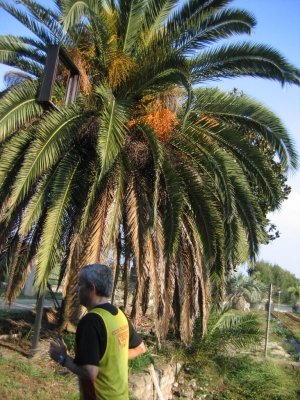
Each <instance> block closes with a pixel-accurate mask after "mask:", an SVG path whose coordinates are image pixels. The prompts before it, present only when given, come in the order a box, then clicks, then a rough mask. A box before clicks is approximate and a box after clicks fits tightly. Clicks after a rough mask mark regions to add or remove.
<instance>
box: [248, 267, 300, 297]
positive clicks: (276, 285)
mask: <svg viewBox="0 0 300 400" xmlns="http://www.w3.org/2000/svg"><path fill="white" fill-rule="evenodd" d="M248 274H249V275H250V276H251V277H254V278H256V279H258V280H260V281H261V282H263V283H264V284H265V285H267V286H268V287H269V286H270V284H272V285H273V295H274V296H273V297H274V301H277V299H278V294H277V292H278V290H279V289H280V290H281V295H280V296H281V299H282V302H283V303H287V304H290V303H291V301H292V299H291V294H292V292H293V291H292V290H290V288H297V287H298V286H299V284H300V279H298V278H296V276H295V275H294V274H292V273H291V272H289V271H286V270H284V269H283V268H281V267H280V266H279V265H276V264H275V265H273V264H270V263H269V262H266V261H259V262H255V263H254V264H253V265H252V266H251V268H250V267H249V268H248Z"/></svg>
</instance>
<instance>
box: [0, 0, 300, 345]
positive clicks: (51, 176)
mask: <svg viewBox="0 0 300 400" xmlns="http://www.w3.org/2000/svg"><path fill="white" fill-rule="evenodd" d="M22 3H23V4H24V5H25V7H26V12H24V11H23V10H22V9H21V8H19V5H18V3H16V6H15V5H11V4H8V3H6V2H5V1H2V0H1V1H0V6H1V7H2V8H3V9H4V10H6V11H7V12H9V13H10V14H11V15H13V16H15V17H16V18H17V19H18V20H19V21H21V22H22V23H23V24H24V25H25V26H26V27H28V28H29V29H30V30H31V31H32V32H33V33H34V35H35V37H34V38H31V37H16V36H12V35H8V36H1V37H0V49H1V52H0V56H1V58H0V61H1V62H3V63H5V64H7V65H11V66H13V67H16V68H19V69H20V70H21V71H22V73H23V74H24V75H23V77H22V79H21V80H20V79H19V80H15V81H14V80H12V81H11V86H10V87H8V88H7V90H6V91H5V93H4V95H3V96H2V98H1V104H0V134H1V137H0V140H1V145H0V146H1V147H0V157H1V159H0V161H1V162H0V200H1V204H2V208H1V220H0V224H1V226H0V228H1V230H0V232H1V238H0V246H1V248H0V250H1V251H2V253H1V254H2V256H1V257H2V264H1V265H2V268H1V270H0V275H1V276H3V275H4V274H5V273H6V272H7V271H9V277H10V281H9V285H8V290H7V292H6V299H7V300H8V302H11V301H12V300H13V299H14V298H15V296H16V295H17V294H18V293H19V291H20V288H21V287H22V284H23V283H24V279H25V277H26V274H27V271H28V268H29V265H30V262H31V260H32V259H33V258H35V259H36V265H37V273H36V285H37V286H38V287H40V291H41V292H43V291H44V290H45V288H46V284H47V280H48V277H49V274H50V273H51V271H52V270H53V269H54V268H55V267H57V266H59V268H60V271H61V272H60V282H61V281H62V279H63V278H64V277H65V280H66V283H65V294H64V306H63V310H64V315H65V316H66V318H65V319H64V324H66V323H67V320H68V318H69V317H68V315H69V314H68V313H69V306H68V305H71V304H72V303H73V300H72V298H71V297H70V296H72V293H73V287H74V282H75V277H76V274H77V271H78V268H79V267H80V266H81V265H82V264H85V263H91V262H95V261H106V260H107V258H108V254H109V252H112V254H113V258H114V276H115V280H117V279H118V271H119V270H120V268H119V265H120V264H122V265H124V266H125V268H124V271H125V274H124V277H125V278H124V279H125V281H128V277H129V273H128V272H129V268H130V267H134V268H135V270H136V275H137V287H136V291H135V295H134V299H133V306H132V311H131V316H132V318H133V320H137V317H138V316H139V315H140V313H141V312H143V313H144V312H145V311H146V310H147V306H148V300H149V296H150V293H151V292H152V293H153V297H154V304H155V322H156V329H157V333H158V336H159V338H164V337H165V336H166V334H167V330H168V323H169V321H170V319H171V318H172V319H173V322H174V326H175V327H176V329H177V333H178V334H179V335H180V336H181V338H182V339H183V340H184V341H185V342H186V343H188V342H190V340H191V337H192V331H193V324H194V321H195V318H196V316H197V315H198V314H200V316H201V318H200V320H201V329H200V332H201V334H203V333H204V332H205V331H206V326H207V318H208V312H209V301H210V294H211V293H212V294H213V296H214V297H216V298H221V297H222V295H223V293H224V288H225V272H226V269H227V268H231V267H232V266H234V265H237V264H239V263H240V262H241V260H242V259H244V258H245V255H244V254H243V255H241V251H240V249H241V248H242V247H243V248H244V251H245V252H246V255H247V258H249V259H254V258H255V256H256V254H257V251H258V248H259V244H260V243H265V242H266V241H267V239H268V232H267V226H268V221H267V219H266V215H265V210H266V209H268V210H274V209H276V208H278V207H279V206H280V204H281V202H282V201H283V198H282V181H281V179H279V177H278V175H277V174H276V173H274V168H272V165H271V163H270V160H269V159H268V158H267V157H266V156H265V154H264V148H265V147H266V144H265V142H266V143H268V145H269V146H270V148H271V149H272V151H273V152H274V153H273V154H274V156H275V155H276V157H278V159H279V161H280V162H281V165H282V170H283V171H287V170H288V169H294V168H296V167H297V155H296V152H295V150H294V146H293V143H292V141H291V139H290V137H289V136H288V133H287V131H286V129H285V127H284V126H283V125H282V123H281V121H280V120H279V119H278V118H277V117H276V115H274V114H273V113H272V112H270V110H268V109H267V108H266V107H264V106H263V105H262V104H260V103H259V102H257V101H254V100H252V99H250V98H248V97H247V96H232V95H230V94H228V93H223V92H221V91H220V90H218V89H210V88H205V87H204V86H203V87H202V86H201V85H202V84H203V83H206V82H209V81H212V80H216V79H221V78H234V77H236V76H255V77H261V78H266V79H272V80H277V81H279V82H280V83H281V84H287V83H290V84H297V85H299V83H300V80H299V79H300V72H299V70H298V69H296V68H295V67H294V66H293V65H291V64H290V63H289V62H288V61H287V60H285V59H284V57H283V56H282V55H281V54H280V53H278V52H277V51H276V50H274V49H271V48H270V47H268V46H265V45H256V44H255V45H254V44H251V43H234V44H229V45H220V46H211V45H212V44H215V43H217V42H218V41H219V40H220V39H226V38H230V37H232V36H234V35H238V34H242V33H248V34H250V33H251V29H252V28H253V27H254V26H255V23H256V21H255V19H254V17H253V16H252V15H251V14H249V13H247V12H246V11H243V10H238V9H230V8H227V6H228V5H229V4H230V1H224V0H213V1H211V2H207V1H204V0H196V1H192V2H191V1H189V2H186V3H182V4H180V5H179V6H178V7H177V3H176V2H172V1H171V2H170V1H158V0H153V1H145V0H131V1H124V0H119V1H116V2H115V1H109V2H102V1H88V0H86V1H80V2H79V1H78V2H77V1H74V2H69V1H57V2H55V5H56V8H55V10H49V9H46V8H44V7H43V6H42V5H39V4H37V3H35V2H33V1H31V0H24V1H23V2H22ZM57 46H60V48H61V49H62V51H64V52H66V51H67V52H68V54H69V56H70V57H71V58H72V60H73V61H74V63H75V64H76V66H77V67H78V69H79V71H80V86H79V91H78V97H77V100H76V103H75V104H73V105H68V104H66V102H65V96H64V92H65V88H66V84H67V81H68V70H67V68H65V67H64V64H63V63H62V62H59V61H58V60H57V61H58V67H57V73H56V81H55V84H54V88H53V95H52V99H51V103H49V102H48V103H47V104H45V103H39V102H38V101H37V98H38V94H39V93H40V91H39V89H40V85H41V82H42V79H43V78H42V77H43V71H44V69H45V65H46V64H47V57H49V51H50V50H51V49H53V48H58V47H57ZM251 135H253V137H255V138H256V137H259V138H261V139H264V140H265V142H264V144H263V146H261V145H260V143H261V142H260V141H257V143H256V142H254V141H253V138H252V136H251ZM254 186H255V187H256V188H257V193H259V196H258V195H257V194H255V193H256V192H255V191H254V190H253V187H254ZM258 199H259V201H258ZM11 255H13V257H11ZM1 276H0V277H1ZM126 287H127V285H125V288H126ZM70 299H71V300H72V301H70ZM126 299H127V293H125V294H124V306H125V307H126V305H127V304H126Z"/></svg>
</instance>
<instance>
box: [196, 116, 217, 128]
mask: <svg viewBox="0 0 300 400" xmlns="http://www.w3.org/2000/svg"><path fill="white" fill-rule="evenodd" d="M197 122H201V123H202V122H204V126H209V127H210V128H214V127H216V126H219V125H220V124H219V122H218V121H217V120H216V119H215V118H213V117H211V116H210V115H202V116H201V117H200V118H198V120H197Z"/></svg>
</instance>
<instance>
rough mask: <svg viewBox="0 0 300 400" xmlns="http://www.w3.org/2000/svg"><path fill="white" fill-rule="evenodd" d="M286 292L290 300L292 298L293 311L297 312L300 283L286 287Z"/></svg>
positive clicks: (299, 299) (299, 301) (298, 308)
mask: <svg viewBox="0 0 300 400" xmlns="http://www.w3.org/2000/svg"><path fill="white" fill-rule="evenodd" d="M287 292H288V293H289V295H290V300H294V305H293V311H294V312H298V313H299V310H300V285H298V286H290V287H289V288H288V289H287Z"/></svg>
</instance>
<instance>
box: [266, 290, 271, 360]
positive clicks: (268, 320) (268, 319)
mask: <svg viewBox="0 0 300 400" xmlns="http://www.w3.org/2000/svg"><path fill="white" fill-rule="evenodd" d="M271 294H272V284H270V290H269V307H268V318H267V329H266V340H265V357H267V349H268V341H269V328H270V318H271Z"/></svg>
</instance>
